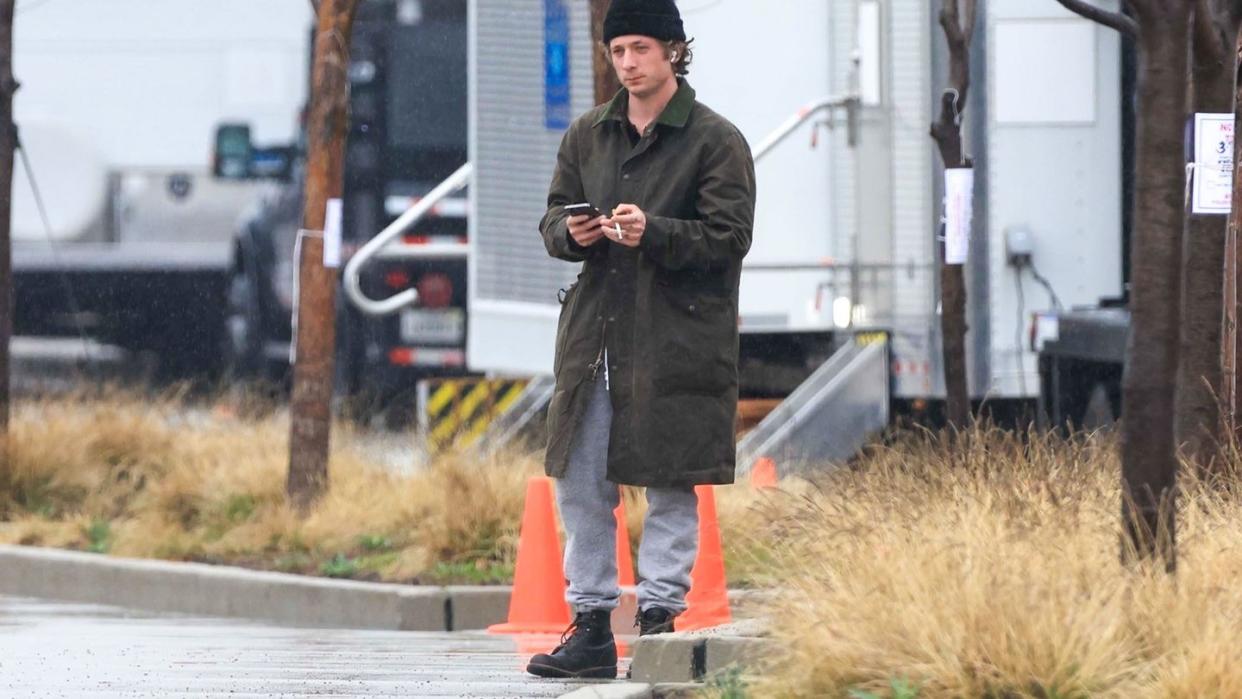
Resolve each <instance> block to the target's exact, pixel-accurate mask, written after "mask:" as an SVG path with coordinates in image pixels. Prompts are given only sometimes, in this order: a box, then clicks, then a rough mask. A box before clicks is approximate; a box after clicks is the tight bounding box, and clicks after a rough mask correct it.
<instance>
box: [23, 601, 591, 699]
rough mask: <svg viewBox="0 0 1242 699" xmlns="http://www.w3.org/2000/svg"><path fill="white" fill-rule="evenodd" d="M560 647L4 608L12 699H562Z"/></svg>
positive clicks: (570, 685)
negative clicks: (554, 655)
mask: <svg viewBox="0 0 1242 699" xmlns="http://www.w3.org/2000/svg"><path fill="white" fill-rule="evenodd" d="M555 641H556V639H555V638H548V637H542V638H531V639H525V640H523V639H520V638H519V639H515V638H513V637H507V636H492V635H488V634H486V633H482V632H457V633H414V632H387V631H348V630H340V629H287V628H278V627H273V626H266V625H262V624H257V623H247V622H238V621H236V620H221V619H205V618H192V617H178V616H171V615H150V614H145V613H139V612H132V611H128V610H122V609H117V608H111V607H102V606H95V605H82V604H71V603H58V602H49V601H43V600H34V599H28V598H14V597H3V596H0V696H3V697H555V696H560V695H561V694H563V693H566V692H569V691H572V690H573V689H576V688H578V687H580V686H583V684H585V683H582V682H576V683H575V682H570V681H564V680H555V681H553V680H541V679H538V678H534V677H530V676H528V675H526V674H525V672H523V668H524V667H525V661H526V657H527V656H528V654H529V653H531V652H537V651H541V650H546V646H547V644H548V643H555Z"/></svg>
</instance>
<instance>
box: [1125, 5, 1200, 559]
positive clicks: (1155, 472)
mask: <svg viewBox="0 0 1242 699" xmlns="http://www.w3.org/2000/svg"><path fill="white" fill-rule="evenodd" d="M1135 4H1136V5H1137V6H1136V8H1135V9H1136V10H1138V12H1137V14H1138V21H1139V24H1140V30H1139V47H1140V49H1139V75H1138V109H1137V111H1138V123H1137V128H1136V131H1137V133H1136V138H1135V149H1136V152H1135V156H1136V157H1135V162H1136V164H1135V170H1136V172H1135V191H1134V202H1135V204H1134V207H1135V211H1134V242H1133V255H1132V259H1131V273H1130V278H1131V279H1132V280H1134V285H1133V290H1132V293H1131V296H1130V313H1131V324H1130V337H1129V340H1128V341H1127V344H1126V367H1125V373H1124V376H1123V379H1122V408H1121V411H1122V414H1123V415H1124V416H1125V419H1124V422H1123V424H1122V428H1121V472H1122V488H1123V493H1124V499H1123V502H1122V526H1123V528H1124V530H1125V532H1126V539H1127V542H1126V543H1125V544H1123V549H1124V550H1125V551H1127V552H1128V551H1130V550H1133V551H1134V552H1135V553H1136V554H1137V555H1138V557H1140V558H1147V557H1152V556H1155V555H1159V556H1161V557H1162V558H1163V560H1164V563H1165V567H1166V569H1167V570H1169V571H1170V572H1172V571H1173V570H1175V569H1176V565H1177V557H1176V542H1177V535H1176V522H1175V508H1174V503H1175V497H1176V493H1175V486H1176V482H1177V454H1176V445H1175V442H1174V438H1173V419H1172V415H1171V413H1170V411H1169V406H1171V405H1173V402H1174V397H1175V385H1176V377H1177V364H1178V355H1177V353H1178V337H1179V327H1178V325H1179V320H1180V318H1179V315H1180V313H1179V311H1180V295H1181V279H1180V274H1181V262H1182V246H1181V232H1182V223H1183V215H1184V214H1183V212H1184V208H1185V200H1184V181H1185V174H1184V168H1183V165H1182V164H1183V160H1182V153H1183V124H1184V118H1185V97H1186V94H1185V85H1186V82H1185V81H1186V69H1187V58H1186V50H1187V46H1186V40H1187V33H1186V32H1187V26H1188V15H1189V9H1190V8H1189V2H1187V1H1186V0H1160V1H1159V2H1156V1H1154V0H1153V1H1152V2H1145V3H1143V4H1141V5H1140V4H1138V3H1135ZM1131 547H1132V548H1131Z"/></svg>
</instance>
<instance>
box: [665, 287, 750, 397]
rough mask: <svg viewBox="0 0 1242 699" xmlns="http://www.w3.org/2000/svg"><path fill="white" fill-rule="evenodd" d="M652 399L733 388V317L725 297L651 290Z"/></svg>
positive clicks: (734, 363)
mask: <svg viewBox="0 0 1242 699" xmlns="http://www.w3.org/2000/svg"><path fill="white" fill-rule="evenodd" d="M656 289H658V290H659V293H658V294H657V296H656V309H655V310H656V314H655V315H656V319H657V320H658V321H659V322H658V324H657V326H656V327H655V328H653V330H654V331H655V333H656V336H657V338H659V343H658V346H659V348H660V353H659V356H658V357H657V358H656V359H655V362H656V365H655V367H654V368H653V379H654V383H655V386H654V388H655V392H656V393H657V394H662V395H669V394H676V393H691V394H703V395H713V396H714V395H720V394H723V393H724V392H725V391H727V390H729V389H730V388H732V387H733V386H734V385H736V383H737V311H736V310H735V309H734V305H733V301H732V299H731V298H729V297H726V296H718V295H715V294H711V293H707V292H702V291H692V290H687V289H680V288H677V287H674V286H670V285H663V284H657V285H656Z"/></svg>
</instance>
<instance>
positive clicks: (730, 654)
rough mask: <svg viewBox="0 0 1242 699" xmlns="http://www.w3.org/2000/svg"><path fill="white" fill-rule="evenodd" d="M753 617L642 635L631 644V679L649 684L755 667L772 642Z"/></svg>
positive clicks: (770, 649)
mask: <svg viewBox="0 0 1242 699" xmlns="http://www.w3.org/2000/svg"><path fill="white" fill-rule="evenodd" d="M762 632H763V631H762V626H761V624H758V623H756V622H753V621H749V622H740V623H736V624H729V625H726V626H722V627H718V628H715V629H704V630H702V631H690V632H682V633H668V634H660V635H657V636H645V637H643V638H640V639H638V640H637V642H636V643H635V644H634V659H633V662H632V663H631V665H630V673H631V677H632V678H633V679H634V681H635V682H645V683H649V684H658V683H685V682H698V681H701V680H703V679H704V678H705V677H709V676H711V675H713V674H716V673H718V672H720V671H722V670H725V669H728V668H731V667H738V668H741V669H742V671H743V672H745V671H747V670H750V669H755V668H757V667H758V666H759V664H760V663H762V662H763V661H764V660H766V659H767V658H770V657H771V655H772V653H773V651H774V650H775V645H774V643H773V642H772V641H771V640H770V639H766V638H762V637H761V636H760V634H762Z"/></svg>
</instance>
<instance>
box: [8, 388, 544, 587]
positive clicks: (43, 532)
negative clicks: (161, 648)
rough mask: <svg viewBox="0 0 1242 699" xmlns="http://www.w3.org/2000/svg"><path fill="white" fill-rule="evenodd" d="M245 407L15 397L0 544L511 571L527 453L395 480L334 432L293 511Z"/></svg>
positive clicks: (274, 452)
mask: <svg viewBox="0 0 1242 699" xmlns="http://www.w3.org/2000/svg"><path fill="white" fill-rule="evenodd" d="M253 412H254V411H247V412H246V413H245V414H244V415H243V416H240V417H239V416H238V414H237V413H236V412H235V411H230V410H223V409H221V408H220V407H219V406H205V407H204V406H193V405H186V404H185V403H184V402H182V401H181V400H180V397H179V396H168V397H165V398H161V399H156V400H151V399H148V398H144V397H138V396H133V395H128V394H125V393H121V392H107V393H104V394H96V393H93V394H84V395H82V396H75V397H72V398H69V399H66V398H55V399H52V398H49V399H35V400H27V401H23V402H19V403H18V404H17V405H16V408H15V410H14V415H13V422H12V425H11V437H10V454H11V461H12V464H13V468H12V471H11V475H10V478H11V485H10V488H9V490H8V496H7V498H5V499H4V501H3V502H2V503H0V515H3V516H2V517H0V542H4V543H15V544H24V545H36V546H54V547H63V548H71V549H78V550H83V551H96V552H100V553H104V552H107V553H113V554H117V555H123V556H135V557H149V558H164V559H173V560H195V561H205V562H212V563H227V564H234V565H242V566H247V567H252V568H260V569H269V570H280V571H285V572H295V573H306V574H318V575H330V576H336V577H349V578H358V579H370V580H386V581H406V582H422V581H424V580H435V581H436V582H457V581H463V582H465V581H476V580H483V581H489V582H504V581H506V580H507V578H506V576H511V575H512V567H513V562H514V557H515V555H516V549H517V536H518V524H519V522H520V519H521V512H522V501H523V497H524V493H525V482H526V479H527V478H528V477H529V476H530V475H533V474H535V473H538V472H540V461H539V459H538V458H537V455H532V454H526V453H507V454H500V455H496V456H494V457H489V458H486V459H481V458H479V457H476V456H473V455H470V454H465V453H458V454H450V455H447V456H444V457H442V458H439V459H437V460H435V461H434V462H433V463H432V464H431V465H430V466H429V467H427V468H426V469H424V470H422V471H419V472H417V473H415V474H413V475H402V474H397V473H394V472H392V471H391V470H387V469H385V468H383V467H381V466H379V465H377V464H376V463H374V461H373V459H371V458H369V457H368V456H367V450H366V449H364V448H363V440H362V439H361V438H360V435H358V434H357V433H356V432H355V431H354V430H353V429H352V428H350V427H349V426H348V425H344V424H342V425H337V426H335V427H334V430H333V449H332V454H331V457H330V465H329V469H330V477H331V490H330V491H329V493H328V495H327V496H326V497H325V498H324V499H323V500H322V501H321V502H320V503H318V505H317V506H316V507H315V508H314V509H313V510H311V511H310V512H309V513H308V514H307V515H306V516H305V517H299V516H298V515H297V514H296V513H295V512H294V511H293V510H292V509H291V508H290V507H289V506H288V504H287V503H286V502H285V495H284V487H285V473H286V468H287V462H288V432H289V429H288V421H287V417H284V416H282V414H281V413H279V412H272V411H267V412H265V413H262V414H259V415H258V416H257V417H256V416H255V415H254V414H253ZM411 439H414V437H413V436H411ZM0 497H3V496H0ZM466 571H469V572H468V573H467V572H466ZM458 572H460V573H461V574H460V575H456V573H458ZM455 575H456V577H455Z"/></svg>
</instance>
